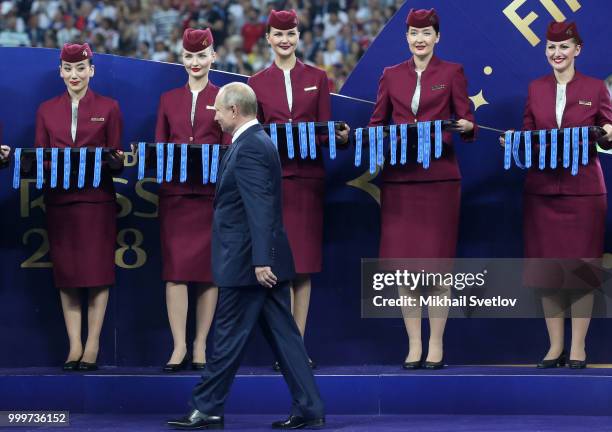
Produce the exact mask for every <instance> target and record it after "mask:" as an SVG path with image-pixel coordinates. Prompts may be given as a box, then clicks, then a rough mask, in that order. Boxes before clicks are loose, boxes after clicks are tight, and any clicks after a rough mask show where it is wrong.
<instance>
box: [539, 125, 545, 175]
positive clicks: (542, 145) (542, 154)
mask: <svg viewBox="0 0 612 432" xmlns="http://www.w3.org/2000/svg"><path fill="white" fill-rule="evenodd" d="M538 133H539V136H540V140H539V143H540V169H541V170H543V169H544V168H546V131H545V130H541V131H539V132H538Z"/></svg>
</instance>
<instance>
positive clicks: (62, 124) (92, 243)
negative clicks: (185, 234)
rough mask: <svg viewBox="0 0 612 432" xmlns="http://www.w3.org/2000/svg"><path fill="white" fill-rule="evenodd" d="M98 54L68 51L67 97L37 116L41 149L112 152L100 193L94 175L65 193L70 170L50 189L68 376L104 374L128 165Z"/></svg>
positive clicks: (80, 48)
mask: <svg viewBox="0 0 612 432" xmlns="http://www.w3.org/2000/svg"><path fill="white" fill-rule="evenodd" d="M92 56H93V54H92V52H91V49H90V48H89V45H87V44H84V45H77V44H72V45H71V44H66V45H64V47H63V48H62V51H61V64H60V70H59V72H60V76H61V77H62V79H63V80H64V83H65V84H66V88H67V91H66V92H64V93H63V94H61V95H59V96H57V97H55V98H53V99H50V100H48V101H46V102H43V103H42V104H41V105H40V107H39V109H38V113H37V116H36V142H35V145H36V147H44V148H52V147H58V148H60V149H62V148H66V147H76V148H79V147H106V148H109V149H112V150H111V152H110V158H109V160H108V161H107V162H105V163H104V164H103V166H102V174H101V182H100V186H99V187H97V188H94V187H93V185H92V177H93V176H92V175H91V173H88V175H87V176H86V180H85V186H84V187H83V188H82V189H79V188H78V187H77V176H76V175H74V170H73V174H72V175H71V179H70V188H69V189H64V188H63V187H62V186H61V185H62V184H63V169H58V187H56V188H53V189H51V188H49V187H47V188H46V189H45V205H46V213H47V230H48V235H49V246H50V256H51V261H52V262H53V277H54V281H55V285H56V286H57V287H58V288H59V291H60V298H61V302H62V310H63V312H64V320H65V322H66V330H67V332H68V338H69V341H70V352H69V353H68V358H67V360H66V363H65V364H64V369H65V370H76V369H79V370H95V369H96V368H97V365H96V359H97V356H98V348H99V339H100V331H101V329H102V323H103V321H104V315H105V311H106V305H107V303H108V293H109V286H111V285H113V284H114V283H115V237H116V211H117V205H116V202H115V188H114V186H113V177H112V172H119V171H120V170H121V169H122V167H123V157H124V156H123V152H122V150H121V130H122V119H121V111H120V110H119V104H118V103H117V101H115V100H114V99H111V98H108V97H104V96H101V95H99V94H97V93H95V92H93V91H92V90H91V89H89V80H90V79H91V77H93V76H94V66H93V64H92ZM60 152H61V150H60ZM62 159H63V158H60V160H62ZM47 184H48V183H47ZM83 288H87V291H88V294H89V307H88V311H87V323H88V325H87V329H88V334H87V342H86V343H85V348H83V345H82V342H81V313H82V312H81V293H82V291H81V290H82V289H83Z"/></svg>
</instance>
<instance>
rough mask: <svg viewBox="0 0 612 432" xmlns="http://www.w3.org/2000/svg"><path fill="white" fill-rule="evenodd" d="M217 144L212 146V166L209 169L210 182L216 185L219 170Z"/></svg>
mask: <svg viewBox="0 0 612 432" xmlns="http://www.w3.org/2000/svg"><path fill="white" fill-rule="evenodd" d="M219 147H220V145H219V144H215V145H213V150H212V166H211V168H210V182H211V183H217V171H218V170H219Z"/></svg>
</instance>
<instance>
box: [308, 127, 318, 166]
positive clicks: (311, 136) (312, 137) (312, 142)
mask: <svg viewBox="0 0 612 432" xmlns="http://www.w3.org/2000/svg"><path fill="white" fill-rule="evenodd" d="M308 147H309V148H310V159H312V160H315V159H316V158H317V135H316V134H315V124H314V122H308Z"/></svg>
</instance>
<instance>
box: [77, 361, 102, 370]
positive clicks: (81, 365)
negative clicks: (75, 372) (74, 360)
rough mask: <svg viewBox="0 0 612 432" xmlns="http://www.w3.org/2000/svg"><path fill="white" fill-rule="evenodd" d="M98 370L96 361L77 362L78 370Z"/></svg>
mask: <svg viewBox="0 0 612 432" xmlns="http://www.w3.org/2000/svg"><path fill="white" fill-rule="evenodd" d="M97 370H98V364H97V363H95V362H94V363H88V362H84V361H82V362H79V371H80V372H93V371H97Z"/></svg>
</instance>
